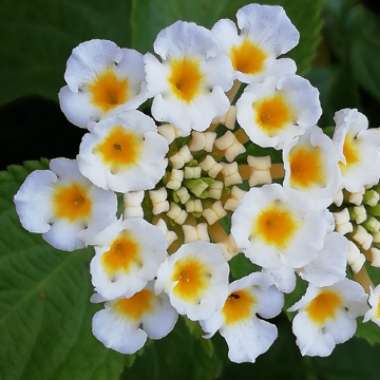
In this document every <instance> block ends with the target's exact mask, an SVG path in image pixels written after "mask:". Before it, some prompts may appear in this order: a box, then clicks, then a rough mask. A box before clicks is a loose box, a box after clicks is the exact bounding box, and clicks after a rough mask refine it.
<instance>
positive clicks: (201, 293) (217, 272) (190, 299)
mask: <svg viewBox="0 0 380 380" xmlns="http://www.w3.org/2000/svg"><path fill="white" fill-rule="evenodd" d="M228 274H229V267H228V264H227V262H226V260H225V258H224V257H223V248H222V247H220V246H219V245H216V244H212V243H208V242H205V241H195V242H191V243H188V244H184V245H182V246H181V247H180V248H179V249H178V251H176V252H175V253H174V254H173V255H171V256H169V257H168V258H167V259H166V261H164V262H163V263H162V264H161V266H160V268H159V269H158V274H157V281H156V285H155V286H156V291H158V292H161V291H163V290H164V291H166V292H167V293H168V295H169V298H170V302H171V304H172V305H173V307H174V308H175V309H176V310H177V312H178V313H179V314H185V315H187V316H188V317H189V318H190V319H191V320H193V321H196V320H202V319H207V318H209V317H210V316H211V315H212V314H213V313H214V312H215V311H216V310H218V309H220V308H221V307H222V306H223V304H224V301H225V300H226V298H227V292H228Z"/></svg>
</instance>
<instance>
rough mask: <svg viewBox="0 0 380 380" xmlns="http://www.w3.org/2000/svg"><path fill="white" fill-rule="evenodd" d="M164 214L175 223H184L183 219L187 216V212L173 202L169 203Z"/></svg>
mask: <svg viewBox="0 0 380 380" xmlns="http://www.w3.org/2000/svg"><path fill="white" fill-rule="evenodd" d="M166 215H167V216H168V217H169V218H170V219H172V220H174V221H175V222H176V223H177V224H183V223H185V220H186V218H187V212H186V211H185V210H182V209H181V207H179V206H178V205H177V204H175V203H171V204H170V209H169V211H168V212H167V214H166Z"/></svg>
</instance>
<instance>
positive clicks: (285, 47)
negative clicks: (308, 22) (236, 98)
mask: <svg viewBox="0 0 380 380" xmlns="http://www.w3.org/2000/svg"><path fill="white" fill-rule="evenodd" d="M236 18H237V23H238V26H239V29H240V33H239V32H238V31H237V29H236V25H235V23H234V22H233V21H231V20H228V19H222V20H219V21H218V22H217V23H216V24H215V25H214V26H213V28H212V30H211V31H212V33H213V35H214V37H215V39H216V40H217V41H218V43H219V44H220V46H221V47H222V48H223V50H224V51H225V53H226V54H227V55H228V57H229V58H230V60H231V64H232V67H233V68H234V70H235V73H234V74H235V78H237V79H239V80H240V81H241V82H243V83H251V82H252V81H253V80H258V79H262V78H263V77H264V76H265V75H268V76H269V75H270V76H281V75H284V74H294V73H295V72H296V69H297V68H296V64H295V63H294V61H293V60H291V59H288V58H280V59H277V57H279V56H280V55H282V54H285V53H287V52H288V51H289V50H291V49H293V48H294V47H295V46H296V45H297V44H298V41H299V33H298V31H297V29H296V28H295V26H294V25H293V24H292V22H291V21H290V20H289V18H288V16H287V15H286V13H285V11H284V9H283V8H282V7H279V6H268V5H259V4H249V5H246V6H245V7H242V8H240V9H239V10H238V12H237V14H236Z"/></svg>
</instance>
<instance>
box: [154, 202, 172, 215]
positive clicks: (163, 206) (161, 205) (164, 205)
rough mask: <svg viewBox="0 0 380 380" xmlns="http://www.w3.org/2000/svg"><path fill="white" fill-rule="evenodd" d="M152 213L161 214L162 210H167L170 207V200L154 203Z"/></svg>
mask: <svg viewBox="0 0 380 380" xmlns="http://www.w3.org/2000/svg"><path fill="white" fill-rule="evenodd" d="M152 206H153V207H152V213H153V215H159V214H161V213H162V212H167V211H168V210H169V208H170V205H169V202H168V201H161V202H157V203H152Z"/></svg>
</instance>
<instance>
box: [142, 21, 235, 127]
mask: <svg viewBox="0 0 380 380" xmlns="http://www.w3.org/2000/svg"><path fill="white" fill-rule="evenodd" d="M154 51H155V52H156V53H157V54H158V55H159V56H160V58H161V61H159V60H158V59H157V58H156V57H155V56H154V55H152V54H147V55H145V71H146V81H147V87H148V90H149V93H150V95H152V96H154V99H153V104H152V115H153V117H154V118H155V119H156V120H159V121H168V122H170V123H173V124H174V125H175V126H176V127H178V128H179V129H181V130H182V131H183V132H184V133H186V134H189V133H190V131H191V129H195V130H197V131H200V132H201V131H204V130H205V129H207V128H208V127H209V125H210V123H211V121H212V119H213V118H215V117H217V116H222V115H224V114H225V113H226V112H227V110H228V107H229V105H230V104H229V101H228V98H227V96H226V95H225V94H224V91H227V90H229V89H230V87H231V86H232V67H231V64H230V62H229V60H228V58H227V57H226V56H225V55H224V54H222V52H221V50H220V49H219V47H218V45H217V43H216V42H215V40H214V38H213V36H212V34H211V32H210V31H209V30H207V29H206V28H204V27H202V26H199V25H196V24H194V23H190V22H184V21H177V22H176V23H174V24H172V25H170V26H168V27H167V28H165V29H163V30H161V32H160V33H159V34H158V35H157V37H156V40H155V42H154Z"/></svg>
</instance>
